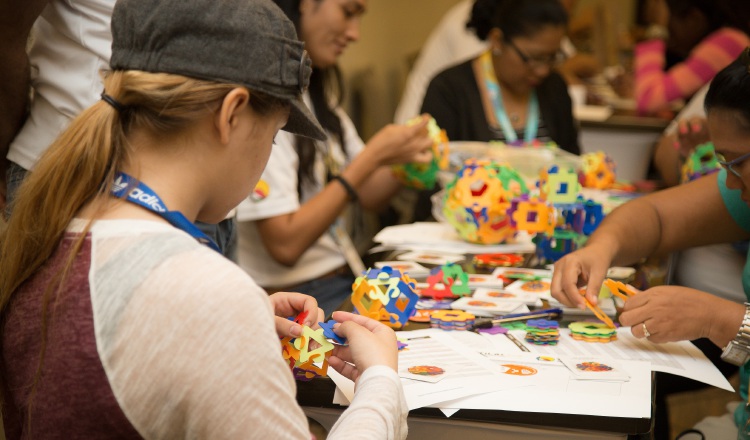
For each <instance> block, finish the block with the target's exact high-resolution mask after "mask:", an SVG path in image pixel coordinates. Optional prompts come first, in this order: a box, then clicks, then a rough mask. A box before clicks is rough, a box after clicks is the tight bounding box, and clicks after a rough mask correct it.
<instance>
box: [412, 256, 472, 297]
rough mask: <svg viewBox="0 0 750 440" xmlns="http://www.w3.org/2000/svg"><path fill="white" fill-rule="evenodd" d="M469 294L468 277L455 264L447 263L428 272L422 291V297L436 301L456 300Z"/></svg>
mask: <svg viewBox="0 0 750 440" xmlns="http://www.w3.org/2000/svg"><path fill="white" fill-rule="evenodd" d="M470 293H471V289H470V288H469V275H467V274H466V272H464V270H463V269H462V268H461V266H459V265H458V264H455V263H448V264H445V265H443V266H440V267H436V268H434V269H432V271H430V276H428V277H427V287H426V288H424V289H422V291H421V292H420V295H421V296H422V297H427V298H432V299H436V300H441V299H447V298H456V297H458V296H464V295H468V294H470Z"/></svg>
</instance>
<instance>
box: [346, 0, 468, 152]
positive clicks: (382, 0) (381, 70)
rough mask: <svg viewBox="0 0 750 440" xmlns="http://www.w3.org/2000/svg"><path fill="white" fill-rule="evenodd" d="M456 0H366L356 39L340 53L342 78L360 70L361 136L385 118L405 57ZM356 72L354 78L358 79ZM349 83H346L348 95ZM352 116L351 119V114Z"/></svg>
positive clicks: (397, 96)
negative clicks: (364, 83) (362, 82)
mask: <svg viewBox="0 0 750 440" xmlns="http://www.w3.org/2000/svg"><path fill="white" fill-rule="evenodd" d="M459 1H460V0H369V1H368V5H367V14H366V15H365V17H364V19H363V22H362V30H361V39H360V41H359V42H357V43H355V44H353V45H352V46H350V47H349V49H348V50H347V52H346V53H345V54H344V55H343V56H342V57H341V62H340V66H341V68H342V71H343V72H344V76H345V78H346V79H347V81H358V80H360V79H361V78H362V75H365V77H366V79H365V81H366V88H365V89H364V90H366V93H365V94H364V95H363V96H362V98H363V105H364V106H365V111H366V113H365V116H364V121H363V122H364V125H363V126H362V127H360V128H361V131H362V133H361V135H362V137H363V138H364V139H365V140H366V139H367V138H369V137H370V136H371V135H372V134H373V133H374V132H375V131H377V130H378V129H379V128H380V127H382V126H384V125H386V124H388V123H390V122H391V121H392V119H393V113H394V112H395V111H396V105H397V104H398V100H399V99H400V94H401V88H402V87H403V81H404V79H405V77H406V73H407V59H408V57H409V55H412V54H414V53H416V52H417V51H419V48H420V47H421V46H422V44H423V43H424V41H425V40H426V39H427V36H428V35H429V33H430V31H431V30H432V28H433V27H434V26H435V25H436V24H437V23H438V21H440V18H441V17H442V16H443V14H445V12H446V11H447V10H448V9H449V8H450V7H451V6H453V5H455V4H456V3H458V2H459ZM358 76H359V79H358ZM351 91H352V88H351V87H347V93H348V95H349V96H348V98H349V99H350V100H351V98H352V96H351ZM352 116H354V119H355V122H356V119H357V118H356V115H352Z"/></svg>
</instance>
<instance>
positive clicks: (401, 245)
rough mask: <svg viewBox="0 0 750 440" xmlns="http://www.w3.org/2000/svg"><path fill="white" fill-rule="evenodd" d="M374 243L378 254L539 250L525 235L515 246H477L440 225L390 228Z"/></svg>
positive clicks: (419, 224)
mask: <svg viewBox="0 0 750 440" xmlns="http://www.w3.org/2000/svg"><path fill="white" fill-rule="evenodd" d="M373 240H374V241H375V242H376V243H381V244H382V246H380V247H378V250H383V249H386V248H387V249H410V250H425V251H434V252H445V253H450V254H457V253H459V254H484V253H496V252H504V253H512V252H534V250H535V249H536V248H535V246H534V243H532V242H531V237H529V235H528V234H525V233H519V234H518V236H517V239H516V243H513V244H494V245H482V244H473V243H468V242H466V241H464V240H462V239H461V237H459V236H458V233H456V231H455V229H453V226H451V225H449V224H445V223H439V222H424V223H412V224H406V225H396V226H389V227H387V228H384V229H383V230H381V231H380V232H379V233H378V234H377V235H376V236H375V238H374V239H373Z"/></svg>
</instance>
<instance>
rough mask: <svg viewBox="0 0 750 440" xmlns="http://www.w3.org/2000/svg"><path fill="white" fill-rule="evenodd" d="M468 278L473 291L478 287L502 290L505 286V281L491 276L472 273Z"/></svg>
mask: <svg viewBox="0 0 750 440" xmlns="http://www.w3.org/2000/svg"><path fill="white" fill-rule="evenodd" d="M467 276H468V278H469V287H471V288H472V289H474V288H477V287H496V288H502V287H503V285H504V283H503V280H501V279H499V278H497V277H494V276H492V275H490V274H481V273H470V274H467Z"/></svg>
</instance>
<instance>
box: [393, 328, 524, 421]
mask: <svg viewBox="0 0 750 440" xmlns="http://www.w3.org/2000/svg"><path fill="white" fill-rule="evenodd" d="M397 334H398V337H399V340H401V341H405V342H406V343H407V344H409V345H408V347H406V348H405V349H403V350H401V351H400V352H399V364H401V363H403V364H406V365H414V364H417V363H423V364H425V365H431V366H440V365H448V366H449V367H448V368H449V369H451V371H454V373H452V374H450V375H448V376H447V377H446V378H445V379H443V380H441V381H440V382H438V383H426V382H421V381H415V380H409V379H402V380H401V383H402V384H403V386H404V394H405V396H406V402H407V404H408V406H409V409H410V410H412V409H415V408H421V407H423V406H428V405H433V404H436V403H439V402H443V401H446V400H455V399H459V398H464V397H467V396H472V395H478V394H482V393H488V392H493V391H500V390H504V389H507V388H508V387H512V386H514V384H509V383H508V382H507V381H503V380H502V375H501V373H499V372H498V371H497V369H496V368H494V366H493V364H492V362H490V361H488V360H487V359H485V358H484V357H483V356H481V355H480V354H479V353H477V352H476V351H474V350H471V349H467V348H466V347H464V346H462V345H461V344H459V343H457V342H456V341H455V340H452V339H451V338H450V337H449V336H448V335H447V332H444V331H441V330H438V329H425V330H415V331H409V332H398V333H397Z"/></svg>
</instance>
